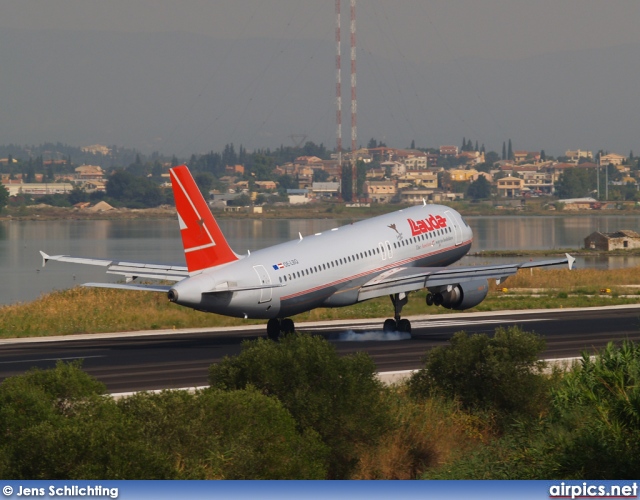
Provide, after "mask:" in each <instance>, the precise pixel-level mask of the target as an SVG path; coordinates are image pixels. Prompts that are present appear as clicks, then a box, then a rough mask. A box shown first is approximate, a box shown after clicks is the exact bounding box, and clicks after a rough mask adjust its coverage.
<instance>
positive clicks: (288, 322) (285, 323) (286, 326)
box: [280, 318, 296, 333]
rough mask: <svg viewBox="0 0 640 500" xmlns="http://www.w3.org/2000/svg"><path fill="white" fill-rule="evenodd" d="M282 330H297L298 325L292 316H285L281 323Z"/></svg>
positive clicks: (284, 331) (285, 331) (289, 331)
mask: <svg viewBox="0 0 640 500" xmlns="http://www.w3.org/2000/svg"><path fill="white" fill-rule="evenodd" d="M280 330H282V333H293V332H294V331H295V330H296V327H295V325H294V323H293V320H292V319H291V318H285V319H283V320H282V322H281V323H280Z"/></svg>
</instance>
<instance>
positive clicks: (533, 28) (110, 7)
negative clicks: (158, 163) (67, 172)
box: [0, 0, 640, 62]
mask: <svg viewBox="0 0 640 500" xmlns="http://www.w3.org/2000/svg"><path fill="white" fill-rule="evenodd" d="M342 4H343V7H342V11H343V30H344V35H343V40H344V41H345V42H347V43H348V37H347V34H348V17H349V0H342ZM333 12H334V2H333V1H332V0H322V1H321V0H180V1H176V0H108V1H104V0H3V1H2V8H1V13H2V15H1V16H0V28H1V27H13V28H29V29H39V28H47V29H73V30H79V29H82V30H108V31H127V32H137V31H141V32H153V31H187V32H192V33H199V34H205V35H210V36H216V37H224V38H246V37H284V38H311V39H317V38H322V39H328V40H333V36H334V16H333ZM357 13H358V15H357V18H358V41H359V43H361V44H362V46H363V47H366V48H367V49H368V50H371V51H374V52H376V53H378V54H379V55H382V56H392V55H398V53H401V54H402V55H403V56H404V57H406V58H407V59H411V60H415V61H418V62H432V61H437V60H442V59H444V58H449V57H465V56H484V57H497V58H522V57H527V56H531V55H537V54H542V53H548V52H557V51H562V50H573V49H578V48H582V49H584V48H591V47H607V46H614V45H622V44H626V43H635V42H640V30H639V29H638V22H639V21H640V2H638V1H637V0H534V1H531V0H394V1H393V2H390V1H389V0H360V1H359V2H358V4H357Z"/></svg>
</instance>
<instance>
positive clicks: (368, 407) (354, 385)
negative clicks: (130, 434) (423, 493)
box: [209, 334, 390, 479]
mask: <svg viewBox="0 0 640 500" xmlns="http://www.w3.org/2000/svg"><path fill="white" fill-rule="evenodd" d="M209 382H210V384H211V387H212V388H215V389H222V390H227V391H229V390H237V389H244V388H246V387H249V386H253V387H255V388H256V389H258V390H259V391H260V392H262V393H263V394H265V395H267V396H275V397H277V398H278V399H279V400H280V401H281V402H282V404H283V406H284V407H285V408H287V410H289V411H290V412H291V414H292V415H293V417H294V418H295V420H296V422H297V424H298V427H299V429H300V431H301V432H305V431H311V430H312V431H314V432H317V433H318V435H319V436H320V437H321V439H322V441H323V442H324V443H325V445H327V446H328V447H329V450H330V452H329V464H328V465H329V467H328V470H329V477H330V478H332V479H339V478H346V477H349V472H350V471H351V470H352V469H353V467H354V466H355V464H356V463H357V459H358V450H359V449H361V448H362V447H364V446H369V445H373V444H375V443H376V442H377V441H378V439H380V437H381V436H382V435H383V434H384V433H385V432H386V431H387V430H388V429H389V425H390V414H389V408H388V406H387V405H386V404H385V403H384V400H383V391H384V388H383V386H382V384H381V383H380V381H379V380H378V378H377V377H376V367H375V365H374V364H373V361H372V360H371V358H370V357H369V356H368V355H366V354H364V353H357V354H355V355H351V356H345V357H340V356H338V354H337V352H336V350H335V347H334V346H333V345H331V344H330V343H329V342H327V341H326V340H325V339H323V338H321V337H316V336H311V335H306V334H292V335H287V336H285V337H283V338H281V340H280V341H279V342H273V341H271V340H266V339H258V340H256V341H251V342H245V343H243V345H242V352H241V353H240V354H239V355H238V356H235V357H233V358H225V359H224V360H223V361H222V362H221V363H219V364H217V365H213V366H211V368H210V370H209Z"/></svg>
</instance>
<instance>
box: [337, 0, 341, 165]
mask: <svg viewBox="0 0 640 500" xmlns="http://www.w3.org/2000/svg"><path fill="white" fill-rule="evenodd" d="M341 89H342V78H341V76H340V0H336V126H337V128H336V149H337V153H338V162H339V163H340V164H342V90H341Z"/></svg>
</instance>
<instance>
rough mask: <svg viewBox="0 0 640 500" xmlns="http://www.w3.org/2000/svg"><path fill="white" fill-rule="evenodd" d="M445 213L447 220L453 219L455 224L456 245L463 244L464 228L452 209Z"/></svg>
mask: <svg viewBox="0 0 640 500" xmlns="http://www.w3.org/2000/svg"><path fill="white" fill-rule="evenodd" d="M444 214H445V215H446V216H447V220H449V221H451V224H452V225H453V233H454V235H455V239H456V245H460V244H462V228H461V227H460V223H459V222H458V218H457V217H456V216H455V215H453V213H452V212H451V210H445V212H444Z"/></svg>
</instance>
